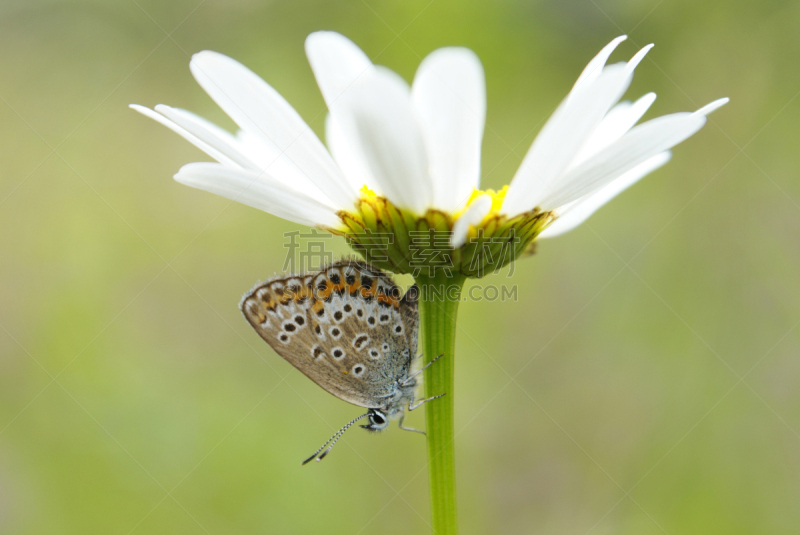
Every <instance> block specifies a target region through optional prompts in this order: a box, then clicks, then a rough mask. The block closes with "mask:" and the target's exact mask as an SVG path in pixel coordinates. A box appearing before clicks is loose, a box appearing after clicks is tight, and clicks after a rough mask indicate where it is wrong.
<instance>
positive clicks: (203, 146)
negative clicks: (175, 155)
mask: <svg viewBox="0 0 800 535" xmlns="http://www.w3.org/2000/svg"><path fill="white" fill-rule="evenodd" d="M129 107H130V108H131V109H133V110H136V111H138V112H139V113H141V114H142V115H144V116H146V117H150V118H151V119H153V120H154V121H157V122H159V123H161V124H163V125H164V126H166V127H167V128H169V129H170V130H172V131H173V132H175V133H177V134H179V135H180V136H181V137H183V138H184V139H186V140H187V141H189V142H190V143H191V144H192V145H194V146H195V147H197V148H198V149H200V150H202V151H203V152H205V153H206V154H208V155H209V156H211V157H212V158H214V159H215V160H217V161H218V162H221V163H224V164H226V165H230V166H231V167H239V164H237V163H236V162H235V161H233V160H232V159H231V158H229V157H228V156H226V155H225V154H223V153H222V152H220V151H219V150H218V149H216V148H214V147H212V146H211V145H209V144H208V143H206V142H205V141H203V140H201V139H199V138H198V137H197V136H195V135H194V134H192V133H191V132H188V131H187V130H186V129H185V128H182V127H180V126H178V125H177V124H175V123H174V122H172V121H170V120H169V119H167V118H166V117H164V116H163V115H161V114H160V113H156V112H154V111H153V110H151V109H150V108H145V107H144V106H140V105H139V104H130V105H129Z"/></svg>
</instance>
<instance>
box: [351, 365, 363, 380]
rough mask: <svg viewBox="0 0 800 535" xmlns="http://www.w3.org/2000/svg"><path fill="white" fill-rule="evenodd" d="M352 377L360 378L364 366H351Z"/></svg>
mask: <svg viewBox="0 0 800 535" xmlns="http://www.w3.org/2000/svg"><path fill="white" fill-rule="evenodd" d="M353 375H354V376H356V377H361V376H362V375H364V366H363V365H361V364H356V365H355V366H353Z"/></svg>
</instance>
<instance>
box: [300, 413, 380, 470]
mask: <svg viewBox="0 0 800 535" xmlns="http://www.w3.org/2000/svg"><path fill="white" fill-rule="evenodd" d="M367 416H369V413H366V414H362V415H361V416H359V417H358V418H355V419H353V420H352V421H350V422H349V423H348V424H347V425H345V426H344V427H342V428H341V429H339V430H338V431H337V432H336V433H335V434H334V435H333V436H332V437H331V438H329V439H328V440H327V442H325V444H323V445H322V446H320V448H319V449H318V450H317V451H315V452H314V454H313V455H312V456H311V457H309V458H308V459H306V460H305V461H303V465H304V466H305V465H306V464H308V463H310V462H311V461H313V460H314V459H315V458H316V459H317V462H319V461H321V460H322V459H323V457H325V456H326V455H328V453H330V451H331V449H333V447H334V446H335V445H336V442H337V441H338V440H339V439H340V438H341V437H342V435H344V432H345V431H347V430H348V429H350V427H351V426H352V425H353V424H354V423H356V422H357V421H359V420H360V419H362V418H366V417H367ZM328 444H330V446H328ZM325 446H328V449H326V450H325V451H323V452H322V455H319V452H321V451H322V450H323V449H325ZM317 455H319V457H317Z"/></svg>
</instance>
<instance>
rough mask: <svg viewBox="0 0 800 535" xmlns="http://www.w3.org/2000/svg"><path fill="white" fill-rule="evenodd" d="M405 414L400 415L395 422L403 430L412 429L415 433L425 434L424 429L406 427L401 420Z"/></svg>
mask: <svg viewBox="0 0 800 535" xmlns="http://www.w3.org/2000/svg"><path fill="white" fill-rule="evenodd" d="M405 417H406V415H405V414H402V415H400V420H399V421H398V422H397V425H398V427H399V428H400V429H402V430H403V431H414V432H415V433H420V434H423V435H424V434H425V431H420V430H419V429H414V428H413V427H406V426H404V425H403V420H404V419H405Z"/></svg>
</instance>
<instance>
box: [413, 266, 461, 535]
mask: <svg viewBox="0 0 800 535" xmlns="http://www.w3.org/2000/svg"><path fill="white" fill-rule="evenodd" d="M438 272H439V274H438V275H435V276H433V277H430V276H424V277H417V280H416V282H417V284H418V285H419V287H420V290H421V296H420V297H421V299H420V312H421V326H420V331H421V334H422V343H423V346H422V351H423V355H424V358H425V363H426V364H427V363H428V362H430V361H431V360H432V359H434V358H436V357H437V356H438V355H442V357H441V358H440V359H439V360H438V361H437V362H436V363H435V364H433V365H432V366H431V367H430V368H428V369H427V370H425V397H431V396H436V395H438V394H442V393H446V394H447V395H446V396H444V397H442V398H440V399H436V400H434V401H431V402H429V403H426V404H425V428H426V431H427V435H428V474H429V477H430V487H431V517H432V526H433V532H434V533H435V534H436V535H453V534H455V533H458V523H457V517H456V456H455V445H454V442H453V438H454V430H455V426H454V422H453V408H454V406H455V403H454V400H455V389H454V381H453V377H454V370H455V355H454V349H455V342H456V315H457V313H458V303H459V301H460V299H461V288H462V287H463V285H464V281H465V280H466V277H464V276H463V275H459V274H455V275H452V276H449V277H448V276H446V275H445V273H444V271H443V270H442V269H439V270H438Z"/></svg>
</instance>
